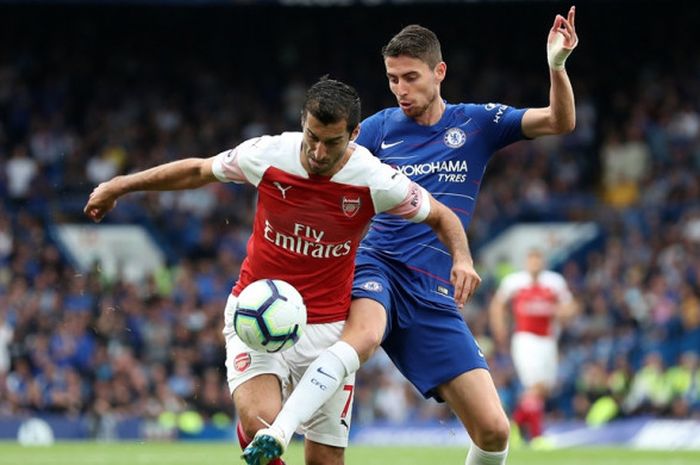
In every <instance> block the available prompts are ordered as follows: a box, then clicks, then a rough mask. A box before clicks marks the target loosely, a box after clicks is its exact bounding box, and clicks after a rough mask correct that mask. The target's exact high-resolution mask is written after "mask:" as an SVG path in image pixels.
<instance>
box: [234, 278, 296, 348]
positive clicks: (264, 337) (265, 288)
mask: <svg viewBox="0 0 700 465" xmlns="http://www.w3.org/2000/svg"><path fill="white" fill-rule="evenodd" d="M233 327H234V328H235V330H236V334H237V335H238V337H240V338H241V340H242V341H243V342H244V343H245V345H247V346H248V347H250V348H251V349H253V350H257V351H260V352H270V353H272V352H281V351H283V350H286V349H289V348H290V347H292V346H293V345H294V344H296V342H297V341H298V340H299V338H300V337H301V335H302V334H303V333H304V328H306V305H304V299H302V297H301V294H299V291H297V290H296V289H295V288H294V286H292V285H291V284H289V283H287V282H285V281H282V280H279V279H261V280H259V281H255V282H254V283H251V284H249V285H248V286H246V288H245V289H243V290H242V291H241V293H240V294H239V295H238V302H236V311H235V313H234V315H233Z"/></svg>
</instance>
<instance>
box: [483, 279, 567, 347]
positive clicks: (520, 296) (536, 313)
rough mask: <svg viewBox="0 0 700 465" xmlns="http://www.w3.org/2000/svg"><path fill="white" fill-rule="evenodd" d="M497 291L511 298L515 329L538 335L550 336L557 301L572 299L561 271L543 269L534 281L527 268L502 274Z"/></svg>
mask: <svg viewBox="0 0 700 465" xmlns="http://www.w3.org/2000/svg"><path fill="white" fill-rule="evenodd" d="M497 293H498V295H499V296H500V297H501V298H502V299H503V300H504V301H508V300H511V304H512V308H513V313H514V319H515V331H516V332H518V331H524V332H529V333H533V334H537V335H539V336H552V335H553V334H552V321H553V320H554V316H555V314H556V311H557V307H558V306H559V305H560V304H565V303H568V302H570V301H571V300H572V298H573V297H572V296H571V292H570V291H569V286H568V285H567V284H566V280H565V279H564V277H563V276H562V275H560V274H559V273H557V272H554V271H549V270H543V271H541V272H540V273H539V274H538V275H537V280H536V281H535V280H534V279H533V277H532V274H530V273H528V272H527V271H518V272H515V273H513V274H510V275H508V276H506V277H505V278H503V281H501V285H500V286H499V287H498V291H497Z"/></svg>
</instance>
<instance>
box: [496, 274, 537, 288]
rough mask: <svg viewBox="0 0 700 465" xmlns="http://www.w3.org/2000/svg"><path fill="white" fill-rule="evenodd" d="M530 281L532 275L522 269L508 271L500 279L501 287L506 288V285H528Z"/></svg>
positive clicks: (512, 286)
mask: <svg viewBox="0 0 700 465" xmlns="http://www.w3.org/2000/svg"><path fill="white" fill-rule="evenodd" d="M531 282H532V276H531V275H530V273H528V272H527V271H524V270H519V271H514V272H513V273H510V274H508V275H506V276H505V277H504V278H503V279H502V280H501V287H503V288H506V287H511V288H515V287H524V286H527V285H529V283H531Z"/></svg>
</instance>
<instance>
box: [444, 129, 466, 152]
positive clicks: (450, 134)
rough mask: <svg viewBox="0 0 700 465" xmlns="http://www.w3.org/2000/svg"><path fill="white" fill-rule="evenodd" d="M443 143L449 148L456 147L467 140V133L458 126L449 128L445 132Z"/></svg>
mask: <svg viewBox="0 0 700 465" xmlns="http://www.w3.org/2000/svg"><path fill="white" fill-rule="evenodd" d="M444 140H445V145H447V146H448V147H450V148H453V149H458V148H460V147H461V146H463V145H464V141H466V140H467V135H466V134H465V133H464V131H462V130H461V129H460V128H450V129H448V130H447V132H446V133H445V138H444Z"/></svg>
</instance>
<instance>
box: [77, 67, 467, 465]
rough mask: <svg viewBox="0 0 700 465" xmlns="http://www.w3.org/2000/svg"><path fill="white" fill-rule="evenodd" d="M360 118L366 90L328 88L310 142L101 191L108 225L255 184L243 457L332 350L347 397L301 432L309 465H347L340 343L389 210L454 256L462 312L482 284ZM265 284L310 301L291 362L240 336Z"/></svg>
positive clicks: (449, 218) (236, 371)
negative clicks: (169, 199) (153, 206)
mask: <svg viewBox="0 0 700 465" xmlns="http://www.w3.org/2000/svg"><path fill="white" fill-rule="evenodd" d="M359 120H360V99H359V96H358V95H357V92H356V91H355V90H354V89H353V88H351V87H350V86H347V85H345V84H343V83H341V82H338V81H334V80H321V81H320V82H318V83H316V84H315V85H314V86H312V87H311V88H310V89H309V90H308V92H307V95H306V101H305V102H304V105H303V113H302V126H303V132H287V133H283V134H281V135H278V136H263V137H258V138H254V139H250V140H247V141H245V142H243V143H242V144H240V145H239V146H237V147H236V148H234V149H232V150H226V151H224V152H222V153H220V154H219V155H216V156H214V157H211V158H206V159H202V158H188V159H183V160H179V161H175V162H172V163H168V164H164V165H160V166H156V167H154V168H151V169H148V170H145V171H142V172H138V173H134V174H130V175H127V176H117V177H115V178H113V179H111V180H110V181H107V182H105V183H102V184H100V185H99V186H97V188H95V190H94V191H93V192H92V194H90V198H89V200H88V202H87V205H86V206H85V209H84V211H85V213H86V214H87V215H88V216H89V217H90V218H91V219H93V220H94V221H100V220H101V219H102V218H103V217H104V215H105V214H106V213H107V212H108V211H109V210H111V209H112V208H114V206H115V205H116V202H117V199H118V198H119V197H121V196H123V195H125V194H127V193H130V192H135V191H148V190H176V189H192V188H197V187H201V186H204V185H206V184H208V183H212V182H216V181H220V182H236V183H244V182H247V183H250V184H252V185H254V186H255V187H256V188H257V190H258V204H257V208H256V212H255V220H254V225H253V234H252V236H251V238H250V240H249V242H248V250H247V252H248V255H247V257H246V258H245V260H244V261H243V264H242V266H241V274H240V276H239V278H238V281H237V283H236V284H235V286H234V288H233V290H232V293H231V295H230V296H229V299H228V302H227V304H226V309H225V327H224V335H225V337H226V367H227V372H228V382H229V387H230V390H231V393H232V397H233V401H234V404H235V406H236V410H237V412H238V415H239V418H240V425H239V429H238V433H239V440H240V442H241V445H242V447H244V448H245V447H246V446H247V445H248V443H249V440H248V438H252V437H253V436H254V434H255V433H256V431H257V430H258V429H259V428H260V427H262V426H263V425H264V424H266V423H267V422H269V421H272V419H273V418H275V416H276V415H277V413H278V412H279V410H280V408H281V406H282V398H283V394H282V393H283V392H284V389H285V387H286V383H287V380H291V382H292V386H293V385H294V384H295V383H296V382H298V381H299V379H300V378H301V376H302V374H304V372H305V370H306V367H307V366H308V365H309V364H310V363H311V362H312V361H313V360H315V359H316V358H317V357H318V356H319V354H321V353H322V352H324V350H327V351H328V352H329V353H332V354H336V356H337V357H338V358H339V359H340V360H342V361H343V363H345V364H346V371H347V373H348V374H347V375H343V376H342V377H340V378H338V379H337V380H331V381H337V382H339V383H341V384H342V385H343V386H347V387H349V390H346V391H344V390H337V389H335V388H334V389H333V390H332V391H330V394H331V395H330V396H328V399H327V402H325V404H324V406H323V407H322V408H320V409H319V410H318V412H316V411H315V414H314V415H313V416H312V417H311V418H310V419H309V422H308V423H306V424H305V425H304V426H305V433H306V438H307V442H306V460H307V464H326V465H334V464H337V465H339V464H342V463H343V462H344V460H343V457H344V448H345V447H346V446H347V441H348V433H349V427H350V419H351V415H350V413H351V406H352V402H351V401H352V398H351V396H350V394H351V393H352V388H353V386H354V376H355V375H354V373H355V370H357V368H358V367H359V364H360V362H359V360H358V358H357V355H356V353H355V351H354V350H353V349H352V347H350V346H349V345H348V344H347V343H345V342H338V339H339V338H340V334H341V331H342V329H343V325H344V321H345V319H346V317H347V314H348V310H349V308H350V297H351V287H352V280H353V272H354V260H355V255H356V251H357V247H358V244H359V242H360V239H361V238H362V235H363V234H364V231H365V230H366V227H367V225H368V223H369V221H370V219H371V218H372V217H373V216H374V215H375V214H376V213H379V212H388V213H391V214H394V215H398V216H400V217H402V218H404V219H407V220H409V221H415V222H423V223H426V224H427V225H429V226H430V228H434V230H435V231H436V233H437V234H438V236H439V237H440V239H441V240H443V241H444V243H445V246H446V247H447V249H448V250H450V253H451V254H452V256H453V257H454V265H453V267H452V271H451V272H452V275H451V276H452V278H453V281H452V283H453V284H454V285H455V298H456V299H457V302H458V303H459V304H463V303H464V301H465V300H466V298H467V297H469V296H470V295H471V293H472V292H473V291H474V288H475V283H478V275H477V274H476V272H475V271H474V268H473V266H472V259H471V256H470V254H469V249H468V246H467V238H466V235H465V233H464V230H463V229H462V227H461V224H460V222H459V219H458V218H457V216H456V215H455V214H454V213H453V212H452V211H450V209H448V208H447V207H445V206H444V205H442V204H440V203H438V202H436V201H435V199H433V197H432V196H431V195H430V194H429V193H428V192H427V191H425V190H424V189H423V188H421V187H420V186H418V185H417V184H416V183H415V182H413V181H411V180H410V179H409V178H408V177H406V176H405V175H403V174H401V173H399V172H398V171H396V170H395V169H393V168H391V167H390V166H388V165H386V164H383V163H381V162H380V161H379V160H378V159H377V158H375V157H373V156H372V154H370V153H369V152H368V151H367V150H366V149H365V148H364V147H361V146H357V145H355V144H354V143H352V142H351V139H352V138H353V137H354V136H355V135H356V134H357V130H358V123H359ZM262 278H276V279H283V280H285V281H287V282H289V283H290V284H292V285H293V286H295V287H296V288H297V289H298V290H299V292H300V293H301V294H302V296H303V297H304V301H305V304H306V307H307V312H308V323H309V324H308V326H307V328H306V330H305V332H304V336H303V337H302V338H301V339H300V341H299V342H298V343H297V344H296V345H295V346H294V347H292V348H291V349H289V350H287V351H285V352H280V353H262V352H254V351H252V350H250V349H249V348H247V347H246V346H245V345H244V344H243V343H242V342H241V340H240V339H239V338H238V337H237V336H236V334H235V332H234V329H233V314H234V310H235V305H236V296H237V295H238V294H239V292H240V291H241V290H242V289H243V288H245V287H246V286H247V285H248V284H250V283H252V282H254V281H257V280H259V279H262ZM313 374H314V376H313V381H312V382H314V383H315V386H317V387H318V388H321V389H323V388H324V387H325V385H326V383H327V380H328V379H329V375H328V373H324V372H322V371H319V372H318V373H317V372H315V371H314V373H313ZM331 378H332V375H331ZM263 446H264V444H263ZM266 452H267V450H266V449H265V448H264V447H249V448H247V449H245V451H244V458H245V460H246V461H247V462H248V463H251V464H258V463H268V462H269V461H270V460H271V459H273V460H272V462H271V463H275V464H282V463H283V462H282V461H281V460H280V459H274V458H273V457H271V456H268V455H266ZM273 452H274V454H272V455H279V454H280V453H281V451H279V452H277V451H273Z"/></svg>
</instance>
